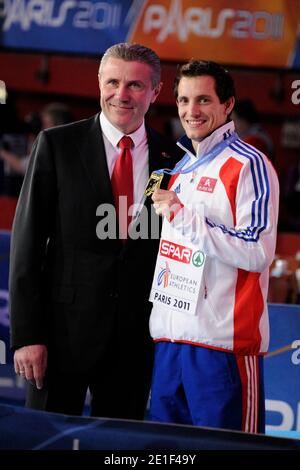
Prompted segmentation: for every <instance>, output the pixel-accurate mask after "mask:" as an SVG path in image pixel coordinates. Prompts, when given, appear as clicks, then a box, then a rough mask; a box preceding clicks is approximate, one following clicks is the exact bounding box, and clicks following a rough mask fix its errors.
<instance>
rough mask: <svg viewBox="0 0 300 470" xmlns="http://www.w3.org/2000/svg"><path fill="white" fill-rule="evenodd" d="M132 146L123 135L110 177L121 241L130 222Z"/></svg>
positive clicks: (130, 141) (131, 142)
mask: <svg viewBox="0 0 300 470" xmlns="http://www.w3.org/2000/svg"><path fill="white" fill-rule="evenodd" d="M132 146H133V141H132V139H131V138H130V137H128V136H127V135H124V136H123V137H122V139H121V140H120V141H119V143H118V147H119V148H120V149H121V152H120V155H119V157H118V160H117V161H116V163H115V166H114V170H113V173H112V177H111V184H112V189H113V193H114V199H115V206H116V212H117V216H118V218H119V227H120V235H121V238H122V239H126V238H127V234H128V225H129V223H130V221H131V217H130V216H129V215H128V210H129V208H130V206H132V204H133V170H132V156H131V151H130V149H131V147H132ZM121 196H123V197H121ZM120 197H121V199H120Z"/></svg>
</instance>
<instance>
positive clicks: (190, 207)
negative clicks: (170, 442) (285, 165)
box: [150, 60, 279, 432]
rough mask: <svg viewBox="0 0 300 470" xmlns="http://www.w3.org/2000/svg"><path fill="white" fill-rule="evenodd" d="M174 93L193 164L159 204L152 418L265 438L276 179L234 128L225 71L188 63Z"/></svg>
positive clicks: (160, 195) (157, 195)
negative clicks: (265, 375) (260, 434)
mask: <svg viewBox="0 0 300 470" xmlns="http://www.w3.org/2000/svg"><path fill="white" fill-rule="evenodd" d="M175 96H176V101H177V106H178V113H179V117H180V120H181V123H182V125H183V127H184V130H185V132H186V135H185V136H184V137H183V138H182V139H181V140H180V141H179V142H178V145H179V146H180V147H182V148H184V150H185V151H186V163H185V165H184V166H183V167H182V168H181V169H179V170H177V172H176V174H174V176H173V179H172V180H171V181H170V185H169V190H167V191H166V190H160V189H157V190H156V191H155V192H154V194H153V196H152V197H153V201H154V207H155V208H156V211H157V213H159V214H161V215H163V216H164V222H163V230H162V235H161V242H160V248H159V253H158V258H157V264H156V270H155V274H154V279H153V286H152V292H151V300H152V302H153V309H152V314H151V318H150V330H151V335H152V337H153V339H154V341H155V343H156V356H155V366H154V371H153V379H152V392H151V408H150V414H151V418H152V419H153V420H156V421H163V422H174V423H183V424H194V425H198V426H210V427H217V428H227V429H237V430H243V431H247V432H264V414H265V408H264V386H263V355H264V354H265V353H266V351H267V349H268V343H269V321H268V312H267V290H268V268H269V266H270V264H271V262H272V260H273V257H274V253H275V244H276V227H277V218H278V198H279V186H278V180H277V176H276V173H275V170H274V168H273V167H272V165H271V163H270V161H269V160H268V158H267V157H266V155H264V154H263V153H261V152H259V151H258V150H257V149H256V148H254V147H253V146H251V145H249V144H246V143H244V142H243V141H242V140H240V139H239V138H238V136H237V134H236V133H235V132H234V124H233V121H231V120H230V113H231V111H232V109H233V107H234V102H235V98H234V96H235V91H234V83H233V80H232V77H231V76H230V74H229V73H228V72H227V71H226V70H225V69H224V68H223V67H221V66H220V65H218V64H216V63H213V62H207V61H197V60H194V61H191V62H189V63H188V64H185V65H184V66H182V67H181V69H180V71H179V74H178V76H177V78H176V80H175Z"/></svg>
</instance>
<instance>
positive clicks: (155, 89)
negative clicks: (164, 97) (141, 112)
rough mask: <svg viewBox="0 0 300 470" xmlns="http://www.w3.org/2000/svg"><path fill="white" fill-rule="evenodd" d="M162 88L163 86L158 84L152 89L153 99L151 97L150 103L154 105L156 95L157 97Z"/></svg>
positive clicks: (161, 83)
mask: <svg viewBox="0 0 300 470" xmlns="http://www.w3.org/2000/svg"><path fill="white" fill-rule="evenodd" d="M162 86H163V82H160V83H159V84H158V85H157V86H156V87H155V88H154V90H153V91H154V93H153V97H152V100H151V103H154V101H156V98H157V97H158V95H159V94H160V92H161V89H162Z"/></svg>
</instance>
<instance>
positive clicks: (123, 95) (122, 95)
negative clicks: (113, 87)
mask: <svg viewBox="0 0 300 470" xmlns="http://www.w3.org/2000/svg"><path fill="white" fill-rule="evenodd" d="M117 96H118V98H119V99H120V100H122V101H127V100H128V98H129V95H128V89H127V88H126V86H123V85H120V86H119V87H118V91H117Z"/></svg>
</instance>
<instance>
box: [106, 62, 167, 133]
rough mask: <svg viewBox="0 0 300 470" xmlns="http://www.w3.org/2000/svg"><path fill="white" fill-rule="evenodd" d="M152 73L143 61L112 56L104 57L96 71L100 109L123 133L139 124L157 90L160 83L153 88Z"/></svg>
mask: <svg viewBox="0 0 300 470" xmlns="http://www.w3.org/2000/svg"><path fill="white" fill-rule="evenodd" d="M151 74H152V69H151V67H150V66H149V65H147V64H145V63H141V62H135V61H133V62H128V61H125V60H122V59H116V58H113V57H110V58H109V59H107V62H106V63H105V64H104V68H103V70H102V72H101V74H99V89H100V104H101V108H102V111H103V113H104V114H105V116H106V117H107V119H108V120H109V121H110V122H111V124H112V125H113V126H115V127H116V128H117V129H119V130H120V131H121V132H123V133H124V134H130V133H132V132H134V131H136V130H137V129H138V128H139V127H140V125H141V124H142V122H143V119H144V116H145V114H146V112H147V111H148V108H149V106H150V104H151V103H154V101H155V100H156V98H157V96H158V94H159V92H160V88H161V84H159V85H158V86H157V87H156V88H155V89H154V90H153V89H152V82H151Z"/></svg>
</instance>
